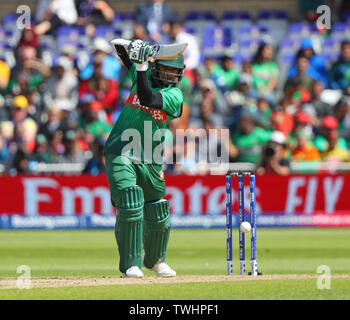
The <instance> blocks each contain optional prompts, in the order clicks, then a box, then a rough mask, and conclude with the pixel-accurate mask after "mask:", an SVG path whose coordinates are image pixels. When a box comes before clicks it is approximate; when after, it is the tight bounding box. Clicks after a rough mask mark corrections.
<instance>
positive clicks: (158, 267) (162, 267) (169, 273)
mask: <svg viewBox="0 0 350 320" xmlns="http://www.w3.org/2000/svg"><path fill="white" fill-rule="evenodd" d="M144 257H145V255H143V256H142V265H143V266H144V267H146V266H145V265H144V263H143V261H144ZM146 268H147V267H146ZM147 269H149V270H152V271H154V272H155V273H156V275H157V277H164V278H167V277H175V276H176V272H175V271H174V270H173V269H171V268H170V267H169V266H168V265H167V264H166V263H165V262H157V263H156V264H155V265H154V266H153V267H152V268H147Z"/></svg>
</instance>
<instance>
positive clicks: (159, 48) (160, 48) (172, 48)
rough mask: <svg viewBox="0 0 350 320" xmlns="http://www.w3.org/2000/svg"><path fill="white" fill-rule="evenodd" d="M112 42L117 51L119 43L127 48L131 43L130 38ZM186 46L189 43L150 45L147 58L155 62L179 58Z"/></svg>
mask: <svg viewBox="0 0 350 320" xmlns="http://www.w3.org/2000/svg"><path fill="white" fill-rule="evenodd" d="M111 43H112V44H113V46H114V50H115V51H116V52H117V49H116V46H117V45H122V46H124V48H125V49H126V50H127V48H128V46H129V44H130V40H125V39H114V40H112V41H111ZM186 48H187V43H174V44H156V45H149V53H148V58H147V60H148V61H150V62H154V61H155V60H172V59H177V58H178V57H180V56H181V55H182V54H183V52H184V51H185V49H186Z"/></svg>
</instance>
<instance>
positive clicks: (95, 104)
mask: <svg viewBox="0 0 350 320" xmlns="http://www.w3.org/2000/svg"><path fill="white" fill-rule="evenodd" d="M99 112H103V105H102V103H101V102H99V101H92V102H91V103H90V104H89V110H88V115H87V119H86V120H87V123H86V132H87V133H89V134H91V135H92V136H93V137H94V138H96V139H102V140H104V141H105V140H107V137H108V135H109V133H110V132H111V130H112V126H111V125H110V124H108V123H106V122H105V121H102V120H101V119H100V118H99Z"/></svg>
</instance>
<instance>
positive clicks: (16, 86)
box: [7, 47, 51, 95]
mask: <svg viewBox="0 0 350 320" xmlns="http://www.w3.org/2000/svg"><path fill="white" fill-rule="evenodd" d="M18 52H19V58H18V60H17V63H16V66H15V67H14V68H13V69H12V71H11V79H10V83H9V85H8V88H7V90H8V91H9V92H11V93H12V94H13V95H20V94H22V95H23V94H27V93H29V92H32V91H41V90H42V84H43V82H44V80H45V79H46V78H47V77H49V76H50V75H51V70H50V68H49V67H47V66H46V65H45V64H44V63H43V62H42V61H41V60H40V59H39V58H38V57H37V51H36V50H35V48H34V47H22V48H20V49H19V51H18ZM26 90H27V91H26Z"/></svg>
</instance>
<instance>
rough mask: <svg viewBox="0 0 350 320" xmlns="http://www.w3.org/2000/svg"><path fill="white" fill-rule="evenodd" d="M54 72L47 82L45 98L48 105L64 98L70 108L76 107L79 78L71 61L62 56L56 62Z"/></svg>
mask: <svg viewBox="0 0 350 320" xmlns="http://www.w3.org/2000/svg"><path fill="white" fill-rule="evenodd" d="M53 67H54V72H53V73H52V75H51V77H50V78H49V79H48V80H47V82H46V88H45V93H44V100H45V103H46V105H47V106H50V105H52V104H55V103H56V104H58V103H57V101H58V100H60V101H62V100H64V101H67V103H68V104H69V106H67V107H68V109H69V110H73V109H75V107H76V105H77V103H78V84H79V83H78V79H77V77H76V75H75V74H74V71H73V69H72V68H73V65H72V63H71V61H70V60H69V59H68V58H66V57H60V58H59V59H58V61H57V62H56V63H55V64H54V66H53Z"/></svg>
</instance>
